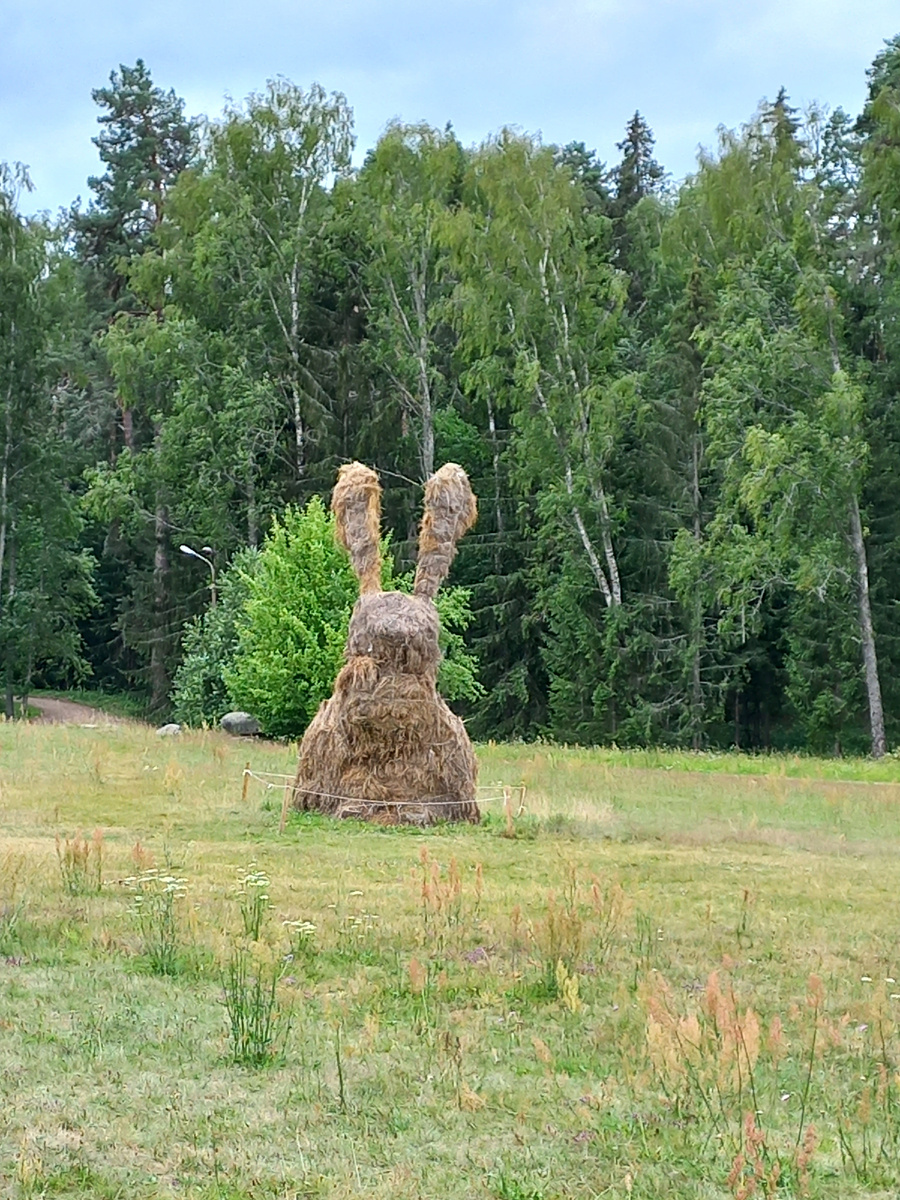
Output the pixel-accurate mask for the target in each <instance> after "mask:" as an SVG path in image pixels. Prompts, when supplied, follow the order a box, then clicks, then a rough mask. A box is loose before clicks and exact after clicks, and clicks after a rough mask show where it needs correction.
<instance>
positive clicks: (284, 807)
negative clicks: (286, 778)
mask: <svg viewBox="0 0 900 1200" xmlns="http://www.w3.org/2000/svg"><path fill="white" fill-rule="evenodd" d="M293 791H294V785H293V784H291V783H286V784H285V785H284V799H283V800H282V802H281V820H280V821H279V822H278V832H279V833H284V827H285V825H286V824H287V812H288V805H289V804H290V802H291V795H292V794H293Z"/></svg>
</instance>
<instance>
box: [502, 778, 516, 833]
mask: <svg viewBox="0 0 900 1200" xmlns="http://www.w3.org/2000/svg"><path fill="white" fill-rule="evenodd" d="M503 811H504V812H505V813H506V833H505V836H506V837H508V838H511V837H515V836H516V831H515V829H514V828H513V815H512V788H511V787H510V786H509V785H508V784H507V785H506V786H505V787H504V788H503Z"/></svg>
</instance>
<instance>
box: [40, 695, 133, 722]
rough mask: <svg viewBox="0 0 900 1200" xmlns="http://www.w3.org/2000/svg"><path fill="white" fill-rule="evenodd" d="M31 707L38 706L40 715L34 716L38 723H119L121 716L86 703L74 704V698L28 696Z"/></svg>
mask: <svg viewBox="0 0 900 1200" xmlns="http://www.w3.org/2000/svg"><path fill="white" fill-rule="evenodd" d="M28 704H29V706H30V707H31V708H39V709H40V710H41V715H40V716H39V717H35V718H34V722H35V724H38V725H120V724H121V723H122V718H121V717H114V716H112V715H111V714H110V713H107V712H103V711H102V710H101V709H99V708H91V707H89V705H87V704H76V703H75V701H74V700H54V699H51V697H49V696H39V697H36V696H29V698H28Z"/></svg>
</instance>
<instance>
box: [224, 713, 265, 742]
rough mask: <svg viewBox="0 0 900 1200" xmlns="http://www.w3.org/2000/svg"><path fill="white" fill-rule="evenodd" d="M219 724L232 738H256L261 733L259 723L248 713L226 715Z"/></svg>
mask: <svg viewBox="0 0 900 1200" xmlns="http://www.w3.org/2000/svg"><path fill="white" fill-rule="evenodd" d="M219 724H220V725H221V726H222V728H223V729H224V730H225V732H226V733H230V734H231V736H232V737H255V736H256V735H257V734H258V733H259V721H257V719H256V717H251V716H250V714H249V713H246V712H229V713H226V714H225V716H224V717H223V718H222V720H221V721H220V722H219Z"/></svg>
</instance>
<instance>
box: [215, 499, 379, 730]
mask: <svg viewBox="0 0 900 1200" xmlns="http://www.w3.org/2000/svg"><path fill="white" fill-rule="evenodd" d="M246 581H247V589H248V590H247V596H246V599H245V601H244V605H243V609H242V611H241V613H240V614H239V616H238V622H237V625H238V629H237V633H238V637H237V647H236V650H235V653H234V655H233V657H232V659H231V663H230V664H229V665H228V666H227V667H226V668H225V670H224V672H223V674H224V678H225V682H226V684H227V686H228V693H229V695H230V697H231V699H232V700H233V702H234V704H235V706H236V707H238V708H242V709H246V711H247V712H250V713H253V715H254V716H255V717H256V718H257V720H258V721H259V723H260V725H261V726H262V728H263V730H264V731H265V732H266V733H268V734H270V735H272V736H274V737H297V736H298V735H299V734H301V733H302V732H303V730H304V729H305V728H306V726H307V725H308V724H309V722H310V721H311V720H312V718H313V716H314V715H315V712H316V709H317V708H318V707H319V705H320V703H321V702H322V701H323V700H324V699H325V698H326V697H327V696H328V695H330V693H331V688H332V684H333V683H334V680H335V676H336V675H337V673H338V670H339V668H340V664H341V655H342V653H343V650H344V642H345V640H346V636H347V624H348V622H349V620H350V612H351V610H352V608H353V604H354V601H355V600H356V596H357V593H358V588H357V583H356V576H355V575H354V574H353V572H352V570H351V569H350V562H349V559H348V558H347V555H346V553H345V552H344V550H342V549H341V547H340V546H338V544H337V543H336V542H335V539H334V519H333V518H332V516H331V515H330V513H328V512H326V510H325V506H324V504H323V503H322V501H321V500H320V499H319V498H318V496H314V497H313V499H312V500H310V502H309V504H307V506H306V508H305V509H300V508H297V507H295V506H293V505H289V506H288V508H287V509H286V510H285V512H284V516H283V517H282V518H281V520H279V519H278V518H275V520H274V521H273V523H272V528H271V530H270V531H269V533H268V536H267V537H266V541H265V545H264V546H263V548H262V550H261V551H260V554H259V559H258V562H257V565H256V570H255V571H254V573H253V575H252V576H247V579H246Z"/></svg>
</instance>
